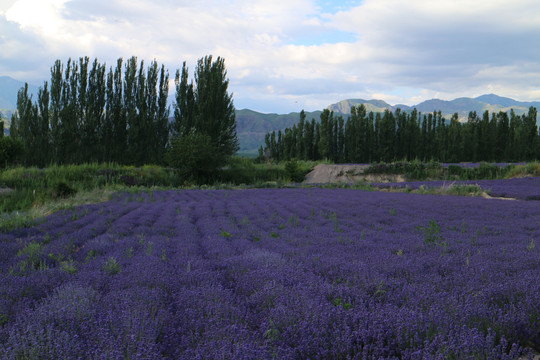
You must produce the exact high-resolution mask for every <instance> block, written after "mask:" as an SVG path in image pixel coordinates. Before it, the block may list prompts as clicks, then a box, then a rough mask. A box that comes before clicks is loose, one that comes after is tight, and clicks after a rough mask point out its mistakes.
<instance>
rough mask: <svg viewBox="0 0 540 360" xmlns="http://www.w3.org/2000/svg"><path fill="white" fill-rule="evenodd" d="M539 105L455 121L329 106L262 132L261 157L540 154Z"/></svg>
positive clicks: (450, 158)
mask: <svg viewBox="0 0 540 360" xmlns="http://www.w3.org/2000/svg"><path fill="white" fill-rule="evenodd" d="M536 124H537V110H536V109H535V108H533V107H531V108H530V109H529V112H528V113H527V114H524V115H522V116H517V115H516V114H515V113H514V112H513V111H510V115H509V114H508V113H506V112H502V111H501V112H499V113H493V114H491V116H490V114H489V112H487V111H486V112H485V113H484V114H482V116H481V117H479V116H478V114H477V113H476V112H474V111H473V112H470V113H469V117H468V120H467V121H466V122H464V123H461V122H459V118H458V114H454V115H453V116H452V118H451V119H450V120H449V121H447V120H446V119H444V118H443V117H442V114H441V112H440V111H434V112H433V113H428V114H420V113H419V112H418V111H417V110H416V109H414V110H413V111H411V112H402V111H401V110H400V109H397V110H396V111H395V112H394V113H392V112H390V111H385V112H384V113H382V114H381V113H377V114H374V113H373V112H370V113H369V114H368V113H367V111H366V108H365V106H364V105H360V106H358V107H353V108H352V109H351V114H350V116H349V117H348V118H347V120H344V119H343V118H342V117H341V116H338V117H336V116H334V114H333V113H332V112H330V111H329V110H325V111H323V112H322V114H321V116H320V120H319V121H318V122H317V121H315V119H312V120H311V122H309V121H306V119H305V113H304V112H301V113H300V119H299V122H298V124H297V125H294V126H293V127H292V128H288V129H284V130H283V131H281V130H280V131H278V132H277V133H276V132H275V131H273V132H271V133H268V134H266V136H265V146H264V147H261V149H260V150H259V159H260V160H263V159H265V158H266V159H273V160H276V161H288V160H291V159H294V158H296V159H300V160H320V159H328V160H331V161H334V162H352V163H372V162H379V161H384V162H391V161H400V160H409V161H410V160H421V161H430V160H436V161H442V162H460V161H475V162H477V161H498V162H502V161H530V160H534V159H539V158H540V134H539V132H538V126H537V125H536Z"/></svg>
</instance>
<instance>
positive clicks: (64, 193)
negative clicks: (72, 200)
mask: <svg viewBox="0 0 540 360" xmlns="http://www.w3.org/2000/svg"><path fill="white" fill-rule="evenodd" d="M76 193H77V190H75V189H74V188H73V187H71V186H70V185H69V184H67V183H66V182H64V181H59V182H57V183H56V185H55V186H54V190H53V198H67V197H70V196H72V195H75V194H76Z"/></svg>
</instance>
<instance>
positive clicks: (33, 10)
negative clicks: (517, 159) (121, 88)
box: [0, 0, 540, 113]
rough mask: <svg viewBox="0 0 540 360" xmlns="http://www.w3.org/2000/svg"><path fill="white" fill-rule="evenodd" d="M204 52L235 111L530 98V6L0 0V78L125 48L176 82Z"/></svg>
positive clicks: (447, 1)
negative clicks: (222, 75) (221, 66)
mask: <svg viewBox="0 0 540 360" xmlns="http://www.w3.org/2000/svg"><path fill="white" fill-rule="evenodd" d="M209 54H212V55H213V56H214V57H217V56H221V57H223V58H225V64H226V67H227V71H228V72H227V74H228V77H229V79H230V84H229V90H230V91H231V92H233V94H234V97H233V99H234V104H235V107H236V108H237V109H242V108H250V109H253V110H257V111H261V112H276V113H286V112H290V111H299V110H301V109H305V110H308V111H312V110H318V109H322V108H324V107H326V106H327V105H329V104H331V103H334V102H337V101H340V100H343V99H351V98H364V99H372V98H376V99H383V100H386V101H387V102H389V103H391V104H398V103H403V104H407V105H412V104H416V103H419V102H421V101H423V100H428V99H431V98H440V99H446V100H451V99H453V98H456V97H460V96H469V97H474V96H479V95H482V94H487V93H495V94H498V95H501V96H508V97H512V98H514V99H517V100H523V101H527V100H540V1H538V0H350V1H326V0H286V1H282V0H274V1H269V0H227V1H225V0H0V76H2V75H8V76H11V77H13V78H16V79H18V80H21V81H28V82H30V83H33V84H36V85H41V84H42V83H43V81H44V80H49V77H50V73H49V70H50V67H51V66H52V64H53V63H54V61H55V60H56V59H61V60H62V61H63V62H66V61H67V59H68V58H70V57H71V58H79V57H80V56H89V57H90V58H91V59H94V58H98V60H99V61H100V62H102V63H103V62H105V63H107V64H108V65H114V64H115V63H116V59H117V58H119V57H123V58H124V59H127V58H129V57H131V56H132V55H135V56H137V57H138V58H139V60H145V61H146V62H147V63H149V62H150V61H151V60H153V59H156V60H157V61H158V62H159V63H160V64H165V66H166V67H167V68H168V69H169V72H170V74H171V78H174V73H175V72H176V69H178V68H180V67H181V64H182V62H183V61H186V62H187V64H188V66H189V67H190V72H191V73H192V72H193V69H194V68H195V64H196V61H197V59H199V58H201V57H204V56H205V55H209ZM171 88H172V87H171Z"/></svg>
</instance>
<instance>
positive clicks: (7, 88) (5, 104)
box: [0, 76, 38, 128]
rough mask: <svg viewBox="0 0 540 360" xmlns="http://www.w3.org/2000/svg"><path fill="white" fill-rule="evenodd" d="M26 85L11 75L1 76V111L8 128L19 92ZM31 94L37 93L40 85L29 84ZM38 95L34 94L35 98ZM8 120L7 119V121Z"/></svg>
mask: <svg viewBox="0 0 540 360" xmlns="http://www.w3.org/2000/svg"><path fill="white" fill-rule="evenodd" d="M22 87H24V82H22V81H18V80H15V79H13V78H10V77H9V76H0V113H1V114H2V118H3V119H4V121H5V123H6V125H5V127H6V128H7V127H8V126H9V119H11V114H12V113H13V112H14V111H15V109H16V108H17V94H18V92H19V90H20V89H21V88H22ZM28 91H29V92H30V94H37V93H38V87H36V86H32V85H28ZM36 96H37V95H34V99H35V98H36ZM6 120H7V121H6Z"/></svg>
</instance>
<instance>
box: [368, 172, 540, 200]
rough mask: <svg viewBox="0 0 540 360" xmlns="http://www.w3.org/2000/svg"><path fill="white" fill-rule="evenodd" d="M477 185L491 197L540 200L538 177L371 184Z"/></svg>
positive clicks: (381, 186)
mask: <svg viewBox="0 0 540 360" xmlns="http://www.w3.org/2000/svg"><path fill="white" fill-rule="evenodd" d="M466 185H477V186H479V187H480V188H481V189H482V190H483V191H485V192H488V193H489V194H490V195H491V196H493V197H504V198H514V199H520V200H540V177H523V178H513V179H496V180H464V181H448V180H434V181H407V182H399V183H373V184H372V186H373V187H376V188H379V189H406V188H408V189H410V190H418V189H420V187H423V188H425V189H437V188H449V187H451V186H466Z"/></svg>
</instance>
